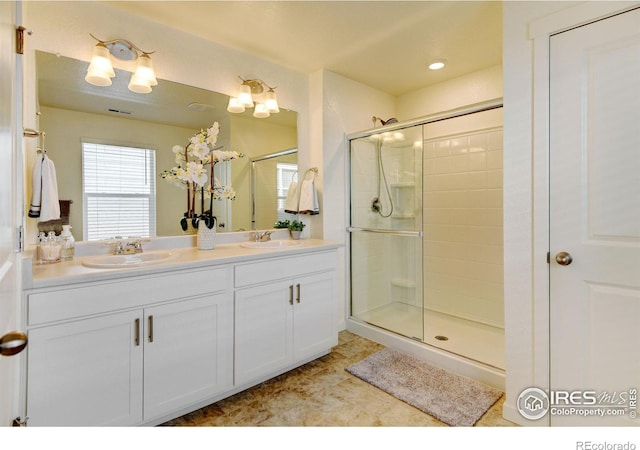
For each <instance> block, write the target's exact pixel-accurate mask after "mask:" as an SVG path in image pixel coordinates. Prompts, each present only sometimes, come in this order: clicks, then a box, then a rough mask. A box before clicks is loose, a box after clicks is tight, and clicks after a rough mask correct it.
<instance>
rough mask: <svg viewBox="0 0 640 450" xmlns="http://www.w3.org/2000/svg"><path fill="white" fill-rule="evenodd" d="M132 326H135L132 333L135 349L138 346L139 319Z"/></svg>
mask: <svg viewBox="0 0 640 450" xmlns="http://www.w3.org/2000/svg"><path fill="white" fill-rule="evenodd" d="M134 324H135V325H134V327H135V330H134V332H133V333H134V335H133V342H134V343H135V345H136V347H137V346H138V345H140V319H136V320H135V321H134Z"/></svg>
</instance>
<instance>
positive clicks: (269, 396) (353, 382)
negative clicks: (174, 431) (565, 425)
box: [163, 331, 515, 427]
mask: <svg viewBox="0 0 640 450" xmlns="http://www.w3.org/2000/svg"><path fill="white" fill-rule="evenodd" d="M383 348H384V347H383V346H382V345H380V344H377V343H375V342H372V341H369V340H367V339H364V338H362V337H360V336H357V335H355V334H353V333H350V332H348V331H343V332H341V333H340V335H339V338H338V345H337V346H336V347H335V348H334V349H333V350H332V351H331V353H330V354H328V355H325V356H323V357H321V358H318V359H316V360H314V361H311V362H310V363H308V364H305V365H304V366H302V367H299V368H297V369H294V370H291V371H289V372H287V373H285V374H282V375H280V376H277V377H275V378H273V379H271V380H268V381H265V382H264V383H261V384H259V385H257V386H254V387H252V388H250V389H247V390H245V391H243V392H240V393H238V394H236V395H233V396H231V397H229V398H226V399H224V400H221V401H219V402H217V403H214V404H213V405H209V406H207V407H205V408H201V409H199V410H197V411H194V412H192V413H190V414H187V415H184V416H182V417H178V418H177V419H174V420H171V421H169V422H166V423H165V424H163V425H165V426H211V427H213V426H247V427H301V426H314V427H385V426H386V427H432V426H433V427H441V426H447V425H446V424H444V423H442V422H440V421H439V420H437V419H435V418H434V417H431V416H430V415H428V414H425V413H423V412H422V411H420V410H418V409H416V408H414V407H413V406H411V405H408V404H406V403H404V402H403V401H401V400H398V399H397V398H395V397H393V396H391V395H389V394H387V393H386V392H384V391H382V390H380V389H378V388H376V387H374V386H372V385H370V384H369V383H366V382H364V381H362V380H360V379H359V378H357V377H354V376H353V375H351V374H350V373H348V372H347V371H346V370H345V368H346V367H347V366H349V365H350V364H353V363H355V362H357V361H360V360H362V359H364V358H366V357H368V356H370V355H372V354H373V353H375V352H378V351H380V350H382V349H383ZM503 403H504V396H503V397H502V398H501V399H500V400H498V402H496V404H495V405H493V406H492V407H491V408H490V409H489V410H488V411H487V413H486V414H485V415H484V416H483V417H482V418H481V419H480V420H479V421H478V423H477V426H514V425H515V424H513V423H511V422H509V421H507V420H505V419H504V418H502V405H503Z"/></svg>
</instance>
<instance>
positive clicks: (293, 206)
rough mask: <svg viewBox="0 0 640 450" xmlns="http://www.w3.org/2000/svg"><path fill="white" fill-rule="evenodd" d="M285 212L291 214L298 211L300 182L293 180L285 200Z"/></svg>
mask: <svg viewBox="0 0 640 450" xmlns="http://www.w3.org/2000/svg"><path fill="white" fill-rule="evenodd" d="M284 212H286V213H289V214H297V213H298V183H296V182H295V181H292V182H291V184H290V185H289V190H288V191H287V200H286V201H285V202H284Z"/></svg>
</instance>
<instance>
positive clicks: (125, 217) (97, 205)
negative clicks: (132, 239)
mask: <svg viewBox="0 0 640 450" xmlns="http://www.w3.org/2000/svg"><path fill="white" fill-rule="evenodd" d="M155 161H156V154H155V150H151V149H145V148H136V147H124V146H118V145H106V144H96V143H92V142H83V143H82V193H83V213H84V218H83V223H84V231H83V239H84V240H89V241H91V240H97V239H108V238H112V237H115V236H155V233H156V185H155V173H156V167H155V166H156V162H155Z"/></svg>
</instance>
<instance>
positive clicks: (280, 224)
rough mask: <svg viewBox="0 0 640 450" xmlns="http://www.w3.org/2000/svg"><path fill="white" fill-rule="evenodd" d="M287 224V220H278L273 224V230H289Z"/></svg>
mask: <svg viewBox="0 0 640 450" xmlns="http://www.w3.org/2000/svg"><path fill="white" fill-rule="evenodd" d="M289 223H290V222H289V221H288V220H278V221H277V222H276V223H274V224H273V228H289Z"/></svg>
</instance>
